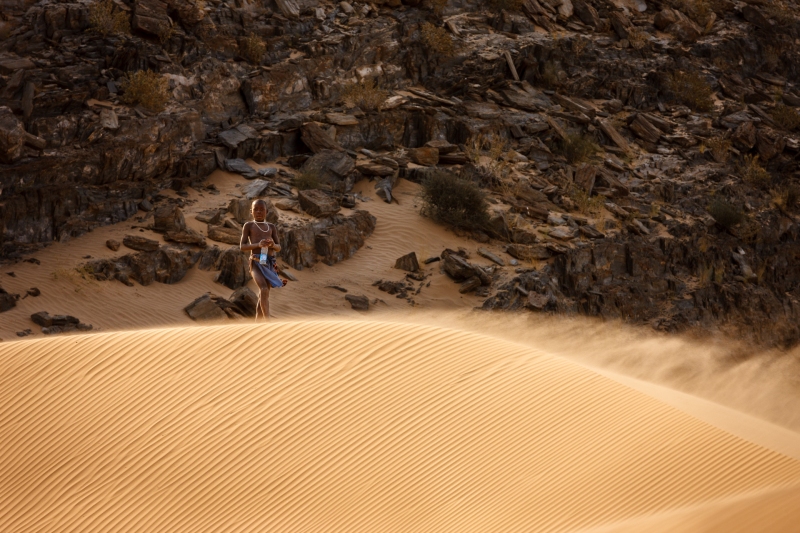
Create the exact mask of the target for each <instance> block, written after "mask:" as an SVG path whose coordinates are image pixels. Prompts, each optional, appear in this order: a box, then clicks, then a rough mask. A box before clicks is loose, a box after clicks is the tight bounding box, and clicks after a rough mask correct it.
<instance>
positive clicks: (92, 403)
mask: <svg viewBox="0 0 800 533" xmlns="http://www.w3.org/2000/svg"><path fill="white" fill-rule="evenodd" d="M798 497H800V461H796V460H794V459H792V458H790V457H787V456H785V455H782V454H780V453H777V452H775V451H772V450H769V449H767V448H764V447H761V446H759V445H756V444H753V443H751V442H748V441H747V440H744V439H742V438H739V437H736V436H734V435H732V434H730V433H728V432H725V431H723V430H721V429H719V428H716V427H713V426H711V425H709V424H707V423H705V422H703V421H701V420H699V419H697V418H695V417H693V416H690V415H688V414H686V413H684V412H682V411H680V410H678V409H675V408H673V407H671V406H668V405H666V404H665V403H662V402H660V401H658V400H655V399H653V398H651V397H650V396H648V395H645V394H643V393H641V392H638V391H635V390H633V389H631V388H629V387H626V386H624V385H621V384H619V383H618V382H616V381H614V380H611V379H609V378H607V377H604V376H601V375H599V374H597V373H596V372H593V371H592V370H590V369H587V368H585V367H583V366H579V365H577V364H575V363H573V362H570V361H567V360H565V359H563V358H560V357H556V356H552V355H548V354H546V353H544V352H541V351H537V350H534V349H531V348H530V347H528V346H524V345H521V344H516V343H513V342H509V341H506V340H503V339H498V338H497V337H491V336H487V335H482V334H477V333H473V332H469V331H463V330H455V329H448V328H440V327H433V326H429V325H420V324H409V323H400V322H380V321H346V320H306V321H303V322H278V323H272V324H268V325H258V326H255V325H229V326H219V327H202V328H174V329H164V330H149V331H130V332H116V333H103V334H94V335H85V336H71V337H61V338H52V339H40V340H33V341H22V342H12V343H4V344H3V346H2V357H0V530H1V531H4V532H18V531H54V532H55V531H58V532H62V531H86V532H95V531H97V532H100V531H102V532H106V531H147V532H158V531H164V532H178V531H187V532H200V531H215V532H221V531H225V532H227V531H270V532H272V531H287V532H299V531H312V532H316V531H332V532H333V531H335V532H343V531H359V532H362V531H397V532H400V531H437V532H438V531H453V532H467V531H476V532H485V531H498V532H500V531H502V532H512V531H598V532H599V531H626V532H627V531H714V532H717V531H719V532H730V531H772V532H775V531H779V532H783V531H786V532H788V531H798V530H800V529H799V528H800V506H798V505H797V501H798Z"/></svg>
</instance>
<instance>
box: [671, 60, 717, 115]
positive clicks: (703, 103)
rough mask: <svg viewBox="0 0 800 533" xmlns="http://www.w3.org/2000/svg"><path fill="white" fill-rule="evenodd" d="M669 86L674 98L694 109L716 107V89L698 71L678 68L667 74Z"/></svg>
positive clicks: (707, 109)
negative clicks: (685, 70) (713, 89)
mask: <svg viewBox="0 0 800 533" xmlns="http://www.w3.org/2000/svg"><path fill="white" fill-rule="evenodd" d="M667 88H668V90H669V92H670V93H672V96H673V98H675V99H676V100H677V101H678V102H680V103H682V104H684V105H687V106H689V107H690V108H691V109H693V110H694V111H711V110H712V109H714V99H713V98H712V96H713V94H714V91H712V90H711V85H709V84H708V82H707V81H706V80H705V78H704V77H703V76H701V75H700V74H698V73H697V72H684V71H682V70H676V71H673V72H670V73H669V74H668V75H667Z"/></svg>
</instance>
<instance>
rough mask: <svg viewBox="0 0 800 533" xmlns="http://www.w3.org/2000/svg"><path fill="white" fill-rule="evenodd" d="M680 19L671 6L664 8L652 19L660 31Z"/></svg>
mask: <svg viewBox="0 0 800 533" xmlns="http://www.w3.org/2000/svg"><path fill="white" fill-rule="evenodd" d="M678 20H680V16H679V15H678V13H677V12H676V11H675V10H674V9H671V8H668V7H667V8H664V9H662V10H661V11H659V12H658V13H656V16H655V17H654V19H653V26H655V27H656V28H658V29H659V30H661V31H665V30H666V29H667V28H668V27H670V26H672V25H673V24H675V23H676V22H678Z"/></svg>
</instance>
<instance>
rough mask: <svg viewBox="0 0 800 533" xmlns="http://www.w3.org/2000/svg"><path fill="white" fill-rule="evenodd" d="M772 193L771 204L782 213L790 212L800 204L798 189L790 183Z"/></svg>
mask: <svg viewBox="0 0 800 533" xmlns="http://www.w3.org/2000/svg"><path fill="white" fill-rule="evenodd" d="M771 192H772V202H773V203H774V204H775V206H776V207H778V208H779V209H781V210H783V211H787V212H792V211H794V210H795V208H797V206H798V203H800V187H798V186H797V185H796V184H794V183H792V184H789V185H786V186H783V187H780V188H778V189H776V190H773V191H771Z"/></svg>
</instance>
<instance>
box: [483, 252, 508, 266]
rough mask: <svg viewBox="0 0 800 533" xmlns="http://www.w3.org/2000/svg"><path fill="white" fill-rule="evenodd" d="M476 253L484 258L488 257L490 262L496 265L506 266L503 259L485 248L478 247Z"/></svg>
mask: <svg viewBox="0 0 800 533" xmlns="http://www.w3.org/2000/svg"><path fill="white" fill-rule="evenodd" d="M478 255H480V256H481V257H485V258H486V259H488V260H489V261H491V262H492V263H495V264H496V265H498V266H506V262H505V261H503V260H502V259H501V258H500V257H498V256H497V255H495V254H493V253H492V252H490V251H489V250H487V249H486V248H478Z"/></svg>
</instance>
